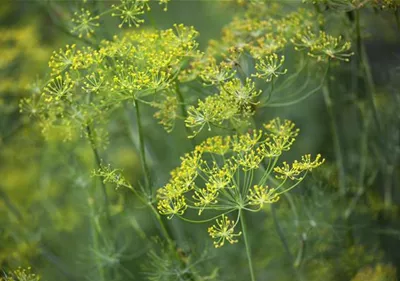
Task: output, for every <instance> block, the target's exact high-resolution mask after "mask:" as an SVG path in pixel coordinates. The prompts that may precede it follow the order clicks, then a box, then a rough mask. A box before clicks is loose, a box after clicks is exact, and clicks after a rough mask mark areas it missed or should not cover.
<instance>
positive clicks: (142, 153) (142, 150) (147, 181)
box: [135, 99, 151, 194]
mask: <svg viewBox="0 0 400 281" xmlns="http://www.w3.org/2000/svg"><path fill="white" fill-rule="evenodd" d="M135 111H136V123H137V131H138V135H139V154H140V162H141V164H142V169H143V173H144V180H145V185H146V187H147V188H148V190H149V191H150V194H151V186H150V182H151V178H150V173H149V170H148V167H147V161H146V153H145V148H144V137H143V129H142V121H141V116H140V107H139V102H138V101H137V100H136V99H135Z"/></svg>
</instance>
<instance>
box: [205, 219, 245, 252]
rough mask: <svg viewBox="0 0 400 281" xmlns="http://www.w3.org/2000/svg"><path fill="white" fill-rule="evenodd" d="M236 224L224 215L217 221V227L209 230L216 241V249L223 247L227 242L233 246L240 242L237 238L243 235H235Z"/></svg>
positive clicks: (214, 226)
mask: <svg viewBox="0 0 400 281" xmlns="http://www.w3.org/2000/svg"><path fill="white" fill-rule="evenodd" d="M236 224H237V222H236V223H235V222H234V221H231V220H229V219H228V217H227V216H225V215H222V216H221V219H220V220H219V219H217V223H216V225H213V226H211V227H209V228H208V233H209V234H210V236H211V237H212V238H213V239H216V241H214V246H215V248H219V247H222V246H223V245H224V244H225V240H226V241H228V242H229V243H231V244H233V243H237V242H238V240H236V239H235V237H237V236H240V235H241V234H242V233H241V232H239V233H234V230H235V226H236Z"/></svg>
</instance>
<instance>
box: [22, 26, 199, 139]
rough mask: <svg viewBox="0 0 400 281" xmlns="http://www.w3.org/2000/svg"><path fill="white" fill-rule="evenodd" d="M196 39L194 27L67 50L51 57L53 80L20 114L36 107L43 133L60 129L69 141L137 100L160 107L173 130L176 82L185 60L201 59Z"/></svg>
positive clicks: (137, 34)
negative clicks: (83, 130) (196, 57)
mask: <svg viewBox="0 0 400 281" xmlns="http://www.w3.org/2000/svg"><path fill="white" fill-rule="evenodd" d="M197 34H198V33H197V31H195V30H194V28H193V27H186V26H184V25H174V28H171V29H167V30H160V31H154V30H141V31H135V32H128V33H125V34H124V35H123V36H121V37H117V36H115V37H114V38H113V40H112V41H103V42H102V43H101V45H100V47H99V48H98V49H94V48H91V47H83V48H80V49H78V47H77V46H76V45H67V46H66V48H65V49H60V50H59V51H57V52H54V53H53V56H52V57H51V58H50V61H49V66H50V68H51V73H52V77H51V79H50V80H49V81H48V82H47V83H46V85H45V86H44V88H43V90H42V93H41V94H40V95H37V97H36V99H34V98H29V99H25V100H24V101H22V103H21V109H22V110H23V109H24V108H29V107H30V105H31V104H32V105H33V104H34V105H35V107H36V115H37V117H39V120H40V123H41V126H42V129H43V131H44V132H49V131H51V129H52V128H59V129H60V130H63V131H64V132H65V134H62V135H64V136H65V139H66V140H70V139H73V137H74V135H77V134H78V133H79V130H81V129H84V128H86V126H87V125H90V124H94V123H102V122H103V120H106V119H107V117H106V116H107V114H108V113H111V112H112V111H113V110H115V109H117V108H119V107H121V106H122V105H123V103H124V102H132V101H134V100H138V101H141V102H144V103H146V104H148V105H151V106H154V107H156V108H159V109H160V112H159V114H157V115H156V117H157V118H161V121H160V122H161V123H162V124H163V125H164V126H165V127H166V128H167V130H170V129H171V128H173V124H174V121H175V118H177V115H176V114H174V112H175V111H171V110H172V109H174V108H175V107H176V99H175V98H174V97H173V96H174V95H176V92H175V83H176V81H177V79H178V78H177V77H178V76H179V74H180V73H181V72H182V69H183V68H184V66H185V64H186V61H187V60H190V59H191V58H193V57H195V56H197V55H198V52H197V50H196V49H197V46H198V44H197V42H196V41H195V37H196V36H197ZM150 96H152V99H151V101H148V100H146V99H148V98H149V97H150ZM165 96H169V97H170V98H167V99H166V100H165V98H164V97H165ZM171 96H172V97H171ZM167 111H168V112H167ZM74 132H75V133H74ZM58 133H60V132H58Z"/></svg>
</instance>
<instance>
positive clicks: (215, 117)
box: [185, 78, 261, 137]
mask: <svg viewBox="0 0 400 281" xmlns="http://www.w3.org/2000/svg"><path fill="white" fill-rule="evenodd" d="M260 94H261V91H260V90H257V89H256V88H255V84H254V82H252V80H251V79H249V78H247V79H246V81H245V83H244V84H242V82H241V81H240V80H239V79H237V78H235V79H232V80H229V81H228V82H226V83H224V84H221V91H220V93H219V95H213V96H209V97H207V98H206V99H205V100H204V101H203V100H199V101H198V104H197V106H190V107H189V108H188V117H187V118H186V120H185V123H186V126H187V127H189V128H192V129H193V132H194V134H193V136H195V135H196V134H197V133H199V132H200V131H201V130H202V129H203V128H204V126H207V127H208V129H209V130H211V125H215V126H222V125H223V123H224V122H225V121H230V122H231V124H239V123H240V122H242V121H243V120H246V118H248V117H250V116H252V115H253V114H254V107H255V106H256V105H257V104H258V102H257V99H256V98H257V97H258V96H259V95H260ZM193 136H192V137H193Z"/></svg>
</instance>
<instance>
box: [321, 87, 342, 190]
mask: <svg viewBox="0 0 400 281" xmlns="http://www.w3.org/2000/svg"><path fill="white" fill-rule="evenodd" d="M322 93H323V96H324V102H325V106H326V109H327V111H328V114H329V119H330V125H331V133H332V138H333V146H334V149H335V156H336V165H337V168H338V172H339V191H340V194H342V195H343V194H345V192H346V189H347V188H346V177H345V170H344V164H343V155H342V150H341V146H340V140H339V130H338V125H337V122H336V119H335V114H334V111H333V104H332V99H331V96H330V93H329V87H328V84H327V83H325V84H324V86H323V87H322Z"/></svg>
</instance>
